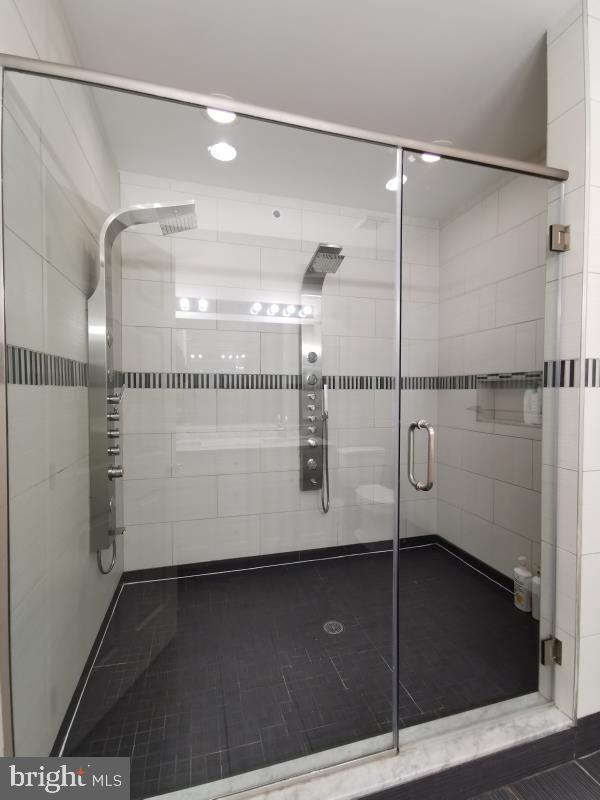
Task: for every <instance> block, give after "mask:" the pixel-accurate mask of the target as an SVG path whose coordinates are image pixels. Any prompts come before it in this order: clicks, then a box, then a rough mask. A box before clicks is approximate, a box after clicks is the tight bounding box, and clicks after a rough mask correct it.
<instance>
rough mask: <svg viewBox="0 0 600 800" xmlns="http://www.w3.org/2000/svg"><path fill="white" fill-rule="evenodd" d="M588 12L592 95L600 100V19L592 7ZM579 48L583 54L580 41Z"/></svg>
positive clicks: (594, 98)
mask: <svg viewBox="0 0 600 800" xmlns="http://www.w3.org/2000/svg"><path fill="white" fill-rule="evenodd" d="M588 13H589V15H590V16H588V20H587V25H588V31H587V33H588V58H589V70H590V75H589V81H590V97H591V98H592V99H593V100H600V57H599V56H598V51H599V50H600V19H598V17H597V16H594V15H593V9H592V8H588ZM596 13H597V9H596ZM579 50H580V52H581V53H582V56H583V48H582V46H581V42H580V43H579Z"/></svg>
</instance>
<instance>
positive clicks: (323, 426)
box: [300, 244, 344, 514]
mask: <svg viewBox="0 0 600 800" xmlns="http://www.w3.org/2000/svg"><path fill="white" fill-rule="evenodd" d="M343 260H344V256H343V255H342V248H341V247H337V246H335V245H331V244H319V246H318V247H317V249H316V250H315V252H314V253H313V256H312V258H311V260H310V262H309V264H308V267H307V268H306V272H305V273H304V277H303V279H302V294H301V298H300V303H301V306H302V308H303V309H306V310H308V309H311V313H310V314H306V317H305V319H303V320H302V322H303V324H302V325H301V326H300V359H301V365H302V373H301V380H302V385H301V387H300V483H301V488H302V490H303V491H312V490H316V489H320V491H321V507H322V510H323V512H324V513H325V514H326V513H327V512H328V511H329V504H330V492H329V455H328V449H329V441H328V425H329V409H328V403H327V399H328V393H327V386H326V383H325V379H324V377H323V336H322V327H323V325H322V319H321V317H322V297H323V284H324V282H325V278H326V277H327V275H334V274H335V273H336V272H337V271H338V269H339V268H340V265H341V263H342V261H343Z"/></svg>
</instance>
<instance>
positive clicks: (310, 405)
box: [306, 403, 316, 411]
mask: <svg viewBox="0 0 600 800" xmlns="http://www.w3.org/2000/svg"><path fill="white" fill-rule="evenodd" d="M306 409H307V411H314V410H315V409H316V406H315V405H312V404H311V403H309V404H308V405H307V406H306Z"/></svg>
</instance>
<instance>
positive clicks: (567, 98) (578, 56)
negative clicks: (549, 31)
mask: <svg viewBox="0 0 600 800" xmlns="http://www.w3.org/2000/svg"><path fill="white" fill-rule="evenodd" d="M584 88H585V81H584V74H583V21H582V19H581V17H579V18H578V19H576V20H575V21H574V22H573V23H572V24H571V25H570V26H569V27H568V28H567V29H566V30H565V31H564V32H563V33H562V34H561V35H560V36H558V37H557V38H556V39H554V41H553V42H552V43H551V44H550V46H549V47H548V120H549V121H550V122H551V121H552V120H554V119H556V117H558V116H560V115H561V114H563V113H564V112H565V111H567V110H568V109H569V108H571V107H572V106H574V105H575V103H578V102H580V101H581V100H583V94H584Z"/></svg>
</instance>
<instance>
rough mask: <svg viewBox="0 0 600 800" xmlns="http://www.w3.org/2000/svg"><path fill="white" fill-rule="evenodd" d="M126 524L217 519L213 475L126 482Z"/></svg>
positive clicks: (215, 486) (215, 487) (215, 483)
mask: <svg viewBox="0 0 600 800" xmlns="http://www.w3.org/2000/svg"><path fill="white" fill-rule="evenodd" d="M124 496H125V500H124V502H125V524H126V525H129V524H134V525H135V524H142V523H148V522H169V521H172V522H176V521H178V520H187V519H206V518H209V517H214V516H216V511H217V479H216V478H215V477H213V476H202V477H193V478H161V479H158V478H156V479H144V480H125V481H124Z"/></svg>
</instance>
